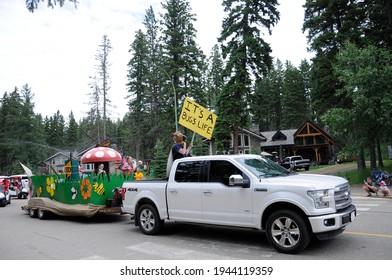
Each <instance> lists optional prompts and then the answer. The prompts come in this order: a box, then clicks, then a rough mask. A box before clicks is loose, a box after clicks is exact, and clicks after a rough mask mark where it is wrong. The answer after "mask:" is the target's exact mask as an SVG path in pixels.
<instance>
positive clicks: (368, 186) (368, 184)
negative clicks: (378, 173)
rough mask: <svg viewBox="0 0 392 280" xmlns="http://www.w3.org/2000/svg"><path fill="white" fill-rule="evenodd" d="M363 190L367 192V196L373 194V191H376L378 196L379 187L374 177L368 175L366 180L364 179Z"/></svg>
mask: <svg viewBox="0 0 392 280" xmlns="http://www.w3.org/2000/svg"><path fill="white" fill-rule="evenodd" d="M363 183H364V184H363V187H362V188H363V190H364V191H365V192H367V194H368V195H367V196H372V193H375V194H376V196H378V188H377V186H376V185H375V184H374V183H373V181H372V178H370V177H367V179H366V181H365V180H364V181H363Z"/></svg>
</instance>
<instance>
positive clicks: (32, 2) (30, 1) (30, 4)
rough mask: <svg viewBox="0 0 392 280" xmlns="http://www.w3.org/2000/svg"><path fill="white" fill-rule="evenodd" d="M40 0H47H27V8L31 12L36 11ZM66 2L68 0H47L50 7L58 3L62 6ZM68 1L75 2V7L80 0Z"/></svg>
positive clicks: (69, 0)
mask: <svg viewBox="0 0 392 280" xmlns="http://www.w3.org/2000/svg"><path fill="white" fill-rule="evenodd" d="M40 2H45V0H26V8H27V9H28V10H29V11H30V12H32V13H33V12H34V11H35V10H37V9H38V4H39V3H40ZM65 2H66V0H47V3H48V5H47V6H48V7H49V8H54V6H56V5H57V4H59V5H60V7H62V6H64V3H65ZM68 2H71V3H74V4H75V7H76V5H77V3H78V0H68Z"/></svg>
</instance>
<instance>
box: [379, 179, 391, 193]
mask: <svg viewBox="0 0 392 280" xmlns="http://www.w3.org/2000/svg"><path fill="white" fill-rule="evenodd" d="M380 191H381V193H382V194H383V196H388V195H389V194H390V193H391V191H390V190H389V189H388V186H387V184H386V183H385V181H381V182H380Z"/></svg>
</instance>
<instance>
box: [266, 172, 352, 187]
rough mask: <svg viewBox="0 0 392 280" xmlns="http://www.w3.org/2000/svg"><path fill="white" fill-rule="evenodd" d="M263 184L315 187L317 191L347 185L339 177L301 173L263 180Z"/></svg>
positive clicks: (345, 181)
mask: <svg viewBox="0 0 392 280" xmlns="http://www.w3.org/2000/svg"><path fill="white" fill-rule="evenodd" d="M264 180H265V181H264ZM261 182H268V184H273V185H281V186H284V185H287V186H288V187H294V186H296V187H305V188H309V187H313V188H314V189H316V190H321V189H331V188H335V187H337V186H340V185H343V184H347V180H346V179H344V178H342V177H338V176H331V175H318V174H299V173H296V174H293V175H288V176H279V177H271V178H266V179H262V180H261Z"/></svg>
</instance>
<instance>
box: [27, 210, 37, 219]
mask: <svg viewBox="0 0 392 280" xmlns="http://www.w3.org/2000/svg"><path fill="white" fill-rule="evenodd" d="M29 215H30V217H31V218H37V210H36V209H33V208H30V209H29Z"/></svg>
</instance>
